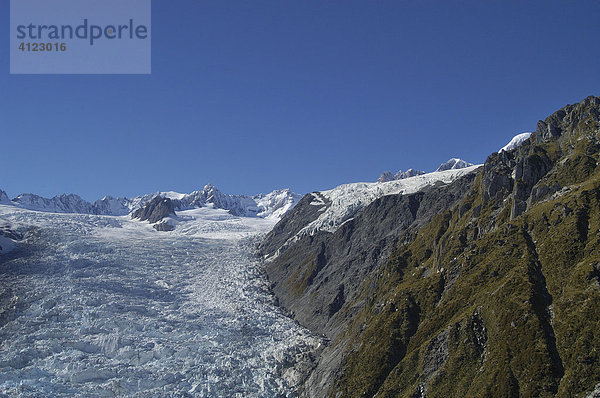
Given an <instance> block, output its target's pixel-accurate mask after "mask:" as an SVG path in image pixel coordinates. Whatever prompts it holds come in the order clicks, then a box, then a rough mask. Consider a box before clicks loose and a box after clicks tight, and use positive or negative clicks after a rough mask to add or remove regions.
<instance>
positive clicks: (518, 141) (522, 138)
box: [498, 133, 531, 152]
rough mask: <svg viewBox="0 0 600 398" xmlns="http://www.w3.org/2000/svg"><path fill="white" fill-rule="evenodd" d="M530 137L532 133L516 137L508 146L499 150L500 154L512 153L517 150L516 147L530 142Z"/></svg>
mask: <svg viewBox="0 0 600 398" xmlns="http://www.w3.org/2000/svg"><path fill="white" fill-rule="evenodd" d="M529 136H531V133H521V134H517V135H515V136H514V137H513V138H512V140H510V142H509V143H508V144H506V145H504V146H503V147H502V148H500V150H498V152H503V151H512V150H513V149H515V148H516V147H518V146H519V145H521V144H522V143H523V142H525V141H526V140H528V139H529Z"/></svg>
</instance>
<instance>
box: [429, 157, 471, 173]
mask: <svg viewBox="0 0 600 398" xmlns="http://www.w3.org/2000/svg"><path fill="white" fill-rule="evenodd" d="M471 166H473V163H469V162H467V161H465V160H462V159H460V158H450V159H448V160H447V161H446V162H444V163H442V164H441V165H440V167H438V168H437V170H436V171H446V170H458V169H464V168H466V167H471Z"/></svg>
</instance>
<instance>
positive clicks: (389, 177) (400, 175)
mask: <svg viewBox="0 0 600 398" xmlns="http://www.w3.org/2000/svg"><path fill="white" fill-rule="evenodd" d="M421 174H425V172H424V171H421V170H415V169H408V170H406V171H402V170H398V172H397V173H396V174H392V172H391V171H386V172H384V173H383V174H381V176H380V177H379V178H378V179H377V182H390V181H396V180H403V179H405V178H410V177H414V176H418V175H421Z"/></svg>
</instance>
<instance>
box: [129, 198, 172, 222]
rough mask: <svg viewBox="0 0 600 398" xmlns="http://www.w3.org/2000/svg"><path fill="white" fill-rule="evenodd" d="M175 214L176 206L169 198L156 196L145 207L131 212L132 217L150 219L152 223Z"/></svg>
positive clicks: (141, 219)
mask: <svg viewBox="0 0 600 398" xmlns="http://www.w3.org/2000/svg"><path fill="white" fill-rule="evenodd" d="M171 215H175V206H174V205H173V202H172V201H171V199H169V198H163V197H160V196H157V197H155V198H154V199H152V200H151V201H150V202H148V203H146V204H145V205H144V206H143V207H141V208H139V209H137V210H136V211H134V212H133V213H132V214H131V218H137V219H138V220H140V221H148V222H149V223H150V224H154V223H157V222H159V221H162V220H163V219H164V218H165V217H168V216H171Z"/></svg>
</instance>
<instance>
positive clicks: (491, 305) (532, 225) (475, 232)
mask: <svg viewBox="0 0 600 398" xmlns="http://www.w3.org/2000/svg"><path fill="white" fill-rule="evenodd" d="M599 161H600V98H596V97H589V98H587V99H585V100H584V101H582V102H581V103H578V104H575V105H569V106H567V107H565V108H563V109H561V110H559V111H557V112H556V113H554V114H553V115H551V116H550V117H548V118H547V119H546V120H545V121H541V122H539V123H538V126H537V130H536V132H534V133H533V134H532V135H531V137H530V138H529V140H525V141H524V142H523V143H522V144H521V145H520V146H518V147H517V148H516V149H513V150H509V151H502V152H500V153H495V154H492V155H490V157H489V158H488V159H487V161H486V163H485V165H484V167H482V168H480V169H479V170H478V171H477V172H475V173H473V174H468V175H466V176H463V177H462V178H460V179H458V180H456V181H455V182H453V183H451V184H447V185H443V186H440V187H435V186H431V187H428V188H426V189H424V190H422V191H420V192H417V193H415V194H412V195H391V196H384V197H381V198H379V199H377V200H376V201H374V202H373V203H371V204H370V205H368V206H366V207H365V208H363V209H362V210H360V212H359V213H358V214H357V215H356V216H355V217H354V218H353V219H352V220H350V221H348V222H346V223H345V224H343V225H342V226H341V227H340V228H339V229H338V230H336V231H335V232H333V233H330V232H324V231H320V232H318V233H316V234H314V235H311V236H304V237H302V238H301V239H298V240H297V241H295V242H294V243H293V244H291V245H289V244H288V247H287V248H286V250H285V251H282V252H279V253H278V255H276V256H273V253H276V252H277V250H278V248H279V247H281V244H282V242H285V241H287V239H286V238H287V237H289V236H293V234H294V231H297V230H300V229H301V228H303V225H304V224H305V223H306V222H307V220H310V219H311V218H312V217H314V215H313V214H311V212H319V206H315V205H314V197H309V196H307V197H305V198H304V199H303V200H302V201H301V202H300V203H299V204H298V205H297V207H296V208H295V209H294V210H293V211H292V212H290V213H288V214H287V215H286V216H285V217H284V218H283V219H282V220H281V222H280V223H279V224H278V225H277V226H276V227H275V229H274V230H273V231H272V232H271V233H270V234H269V235H268V236H267V237H266V239H265V241H264V242H263V243H262V245H261V251H262V253H263V255H265V256H266V257H267V258H269V259H270V261H268V262H266V264H265V266H266V270H267V273H268V275H269V277H270V279H271V281H272V283H273V288H274V291H275V293H276V295H277V296H278V297H279V300H280V303H281V305H282V306H284V307H285V308H287V309H288V310H289V311H290V312H291V314H292V315H293V316H294V317H295V318H296V319H297V320H298V321H300V322H301V323H302V324H304V325H306V326H308V327H309V328H311V329H312V330H314V331H315V332H318V333H323V334H325V335H326V336H327V337H328V338H329V339H330V343H329V345H328V347H327V348H326V349H325V350H324V351H323V353H322V355H321V358H320V360H319V361H318V363H317V364H316V367H315V369H314V370H313V372H312V374H311V376H310V377H309V378H308V380H307V381H306V382H305V385H304V390H303V393H302V394H303V395H304V396H308V397H323V396H332V397H354V396H356V397H358V396H361V397H363V396H364V397H368V396H374V395H376V394H377V396H381V397H387V396H390V397H397V396H403V397H425V396H426V397H448V396H452V397H463V396H540V397H545V396H548V397H550V396H565V397H566V396H585V395H586V394H587V393H589V392H590V391H592V390H593V389H594V388H595V386H596V385H597V384H598V383H599V382H600V368H598V366H597V364H598V363H599V361H600V354H599V353H600V339H599V338H600V335H598V331H597V330H598V327H597V325H599V324H600V310H598V308H600V282H599V281H600V277H599V275H600V273H599V272H598V269H600V267H599V266H598V264H600V168H599V167H598V164H599ZM310 204H312V206H309V205H310ZM326 205H327V204H326V203H323V206H326Z"/></svg>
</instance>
